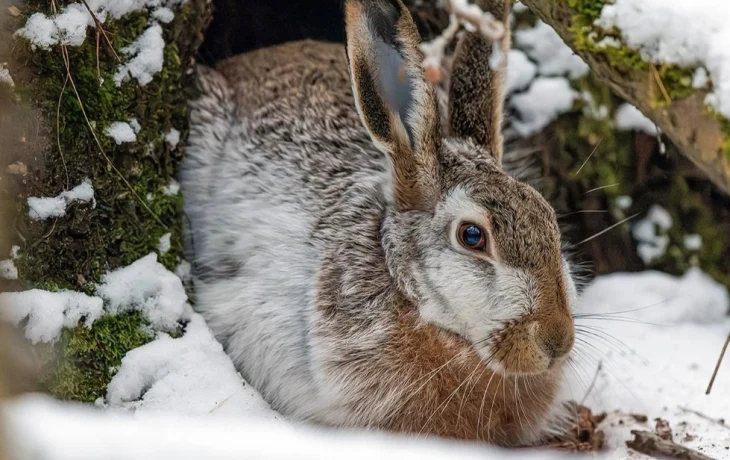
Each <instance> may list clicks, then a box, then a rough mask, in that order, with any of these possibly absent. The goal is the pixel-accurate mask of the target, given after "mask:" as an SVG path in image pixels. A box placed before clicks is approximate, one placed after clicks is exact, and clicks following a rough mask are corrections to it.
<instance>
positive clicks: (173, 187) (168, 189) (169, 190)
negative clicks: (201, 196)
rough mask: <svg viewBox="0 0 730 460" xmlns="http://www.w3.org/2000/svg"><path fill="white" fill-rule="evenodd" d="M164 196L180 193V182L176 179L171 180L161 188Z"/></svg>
mask: <svg viewBox="0 0 730 460" xmlns="http://www.w3.org/2000/svg"><path fill="white" fill-rule="evenodd" d="M162 193H164V194H165V196H175V195H177V194H178V193H180V184H179V183H178V182H177V181H176V180H174V179H173V180H172V181H171V182H170V183H169V184H168V185H166V186H165V188H163V189H162Z"/></svg>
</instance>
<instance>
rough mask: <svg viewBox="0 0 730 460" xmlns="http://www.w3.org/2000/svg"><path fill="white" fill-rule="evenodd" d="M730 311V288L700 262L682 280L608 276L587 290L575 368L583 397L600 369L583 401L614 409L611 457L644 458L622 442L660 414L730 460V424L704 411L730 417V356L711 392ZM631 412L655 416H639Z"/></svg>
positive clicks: (690, 439) (677, 436)
mask: <svg viewBox="0 0 730 460" xmlns="http://www.w3.org/2000/svg"><path fill="white" fill-rule="evenodd" d="M729 308H730V300H729V297H728V292H727V290H726V289H725V288H724V287H722V286H720V285H718V284H716V283H715V282H714V281H712V280H711V279H710V278H709V277H707V275H705V274H704V273H702V272H701V271H699V270H696V269H692V270H690V271H689V272H687V273H686V274H685V275H684V276H683V277H680V278H676V277H672V276H669V275H666V274H663V273H658V272H644V273H639V274H614V275H608V276H603V277H599V278H598V279H597V280H595V281H594V282H593V283H592V284H591V285H590V286H589V287H588V288H587V289H586V290H585V292H584V293H583V295H582V296H581V301H580V307H579V309H578V313H577V316H578V317H577V318H576V327H577V328H578V333H577V337H578V342H577V344H576V353H575V354H576V356H577V357H578V360H579V361H580V366H579V368H578V369H577V370H576V372H575V373H574V374H573V373H570V374H571V375H570V377H571V379H572V384H573V387H574V390H573V392H572V394H573V395H574V396H575V397H576V398H577V399H582V398H583V397H584V396H585V394H586V390H587V388H586V387H587V386H588V385H589V382H590V381H591V380H593V379H594V377H595V376H596V375H597V378H596V381H595V384H594V386H593V389H592V390H591V391H590V393H589V394H588V396H587V398H586V399H585V404H586V405H587V406H589V407H590V408H591V409H592V410H593V412H594V413H598V412H602V411H606V412H607V413H608V414H609V416H608V417H607V418H606V420H605V421H604V422H603V423H602V424H601V425H600V426H599V428H600V429H602V430H604V432H605V433H606V440H607V444H608V446H609V448H610V449H611V451H612V452H611V453H609V454H608V455H607V458H614V459H623V458H644V457H642V456H640V455H637V454H636V453H634V456H633V457H629V456H628V452H627V449H626V446H625V444H624V442H625V441H626V440H627V439H632V438H633V436H631V434H630V431H631V430H632V429H643V430H650V431H652V430H653V429H654V426H655V421H654V419H656V418H662V419H664V420H667V421H668V422H669V423H670V425H671V427H672V429H673V431H674V440H675V441H676V442H679V443H681V444H685V445H687V446H689V447H691V448H694V449H697V450H700V451H701V452H703V453H705V454H706V455H709V456H710V457H712V458H717V459H730V450H728V447H730V425H724V424H720V423H717V422H713V421H710V420H707V419H706V418H704V417H703V416H705V417H709V418H712V419H715V420H720V419H725V420H730V362H726V363H725V365H724V366H723V367H721V368H720V372H719V374H718V376H717V379H716V381H715V384H714V388H713V390H712V393H711V394H710V395H705V389H706V387H707V384H708V382H709V380H710V377H711V375H712V371H713V369H714V366H715V363H716V362H717V357H718V356H719V353H720V350H721V348H722V345H723V342H724V341H725V338H726V337H727V335H728V333H730V318H728V316H727V314H728V309H729ZM583 314H586V315H587V314H593V315H597V316H582V315H583ZM599 362H600V363H601V371H600V372H598V374H597V373H596V370H597V368H598V363H599ZM697 413H699V414H702V416H701V415H697ZM631 414H638V415H645V416H647V418H648V421H647V422H646V423H639V422H637V421H636V419H635V418H634V417H632V416H631ZM646 458H649V457H646Z"/></svg>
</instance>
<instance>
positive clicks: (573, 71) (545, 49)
mask: <svg viewBox="0 0 730 460" xmlns="http://www.w3.org/2000/svg"><path fill="white" fill-rule="evenodd" d="M515 42H516V44H517V46H518V47H519V48H520V49H522V50H524V51H525V52H526V53H527V55H528V56H530V58H531V59H532V60H533V61H535V62H537V69H538V73H539V74H540V75H544V76H563V75H567V76H568V77H569V78H570V79H576V78H580V77H582V76H584V75H586V74H587V73H588V71H589V67H588V64H586V63H585V62H583V59H581V58H580V56H578V55H577V54H575V53H574V52H573V50H571V49H570V47H569V46H567V45H566V44H565V42H563V39H562V38H560V36H559V35H558V33H557V32H555V30H554V29H553V28H552V27H550V26H549V25H547V24H545V23H544V22H542V21H538V22H537V24H535V26H534V27H533V28H531V29H525V30H517V31H515Z"/></svg>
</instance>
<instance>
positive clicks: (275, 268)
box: [181, 41, 386, 417]
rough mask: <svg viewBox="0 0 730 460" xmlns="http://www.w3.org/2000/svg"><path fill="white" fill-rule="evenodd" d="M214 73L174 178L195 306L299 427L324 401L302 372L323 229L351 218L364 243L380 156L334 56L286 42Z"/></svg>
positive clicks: (374, 210)
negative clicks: (181, 195)
mask: <svg viewBox="0 0 730 460" xmlns="http://www.w3.org/2000/svg"><path fill="white" fill-rule="evenodd" d="M218 70H219V72H220V74H209V75H208V76H207V77H204V78H206V80H205V82H206V84H207V85H208V86H206V87H205V88H204V91H206V93H205V95H204V96H203V97H202V98H201V99H199V100H198V101H197V102H196V105H195V109H194V111H193V112H192V116H193V120H192V123H191V129H192V130H193V131H192V133H191V140H192V143H191V145H190V146H189V147H188V149H187V159H186V160H185V168H184V171H183V174H182V177H181V179H182V184H183V187H184V190H185V202H186V205H185V211H186V213H187V215H188V216H189V218H190V220H191V222H192V233H191V245H190V247H191V248H193V246H194V251H195V254H194V255H192V260H193V262H194V263H195V270H196V273H197V278H198V279H197V282H196V298H197V302H196V303H197V305H199V306H200V307H199V308H200V311H201V313H202V314H203V315H204V316H205V317H206V319H207V321H208V324H209V325H210V327H211V328H212V329H213V330H214V331H215V332H216V335H217V336H218V338H219V339H220V340H221V341H222V342H223V343H224V344H225V346H226V349H227V351H228V353H230V354H231V355H232V356H233V358H234V359H235V361H236V362H237V363H240V364H241V365H242V366H243V368H242V370H243V371H244V374H245V376H246V377H247V378H248V379H249V381H250V382H251V383H252V384H253V385H254V386H256V387H257V388H259V389H260V390H261V391H262V392H263V393H264V395H265V397H266V398H267V399H268V400H269V401H270V402H271V403H272V405H273V406H274V407H275V408H277V409H279V410H282V411H284V412H293V413H296V415H298V416H300V417H304V416H310V415H313V414H312V411H315V410H317V408H318V407H321V405H322V403H323V402H322V401H320V398H321V397H324V396H326V395H320V394H319V391H318V389H317V385H316V382H315V375H313V372H314V371H313V369H312V367H311V363H312V360H313V356H312V355H311V351H312V349H311V347H310V341H311V340H312V337H311V336H310V334H309V331H310V330H311V327H312V324H311V319H310V318H311V316H312V312H314V311H315V310H316V306H315V305H314V297H315V290H316V283H317V271H318V269H319V265H320V263H321V261H322V260H323V258H324V257H325V255H326V253H327V252H328V251H332V250H337V249H338V248H337V247H336V244H335V243H334V242H333V241H332V236H331V235H327V234H326V230H323V228H324V221H326V220H328V219H337V218H338V213H342V212H345V213H359V216H358V219H357V221H356V222H355V224H356V225H362V224H363V223H366V225H368V226H369V227H370V228H374V229H375V230H376V233H375V235H362V236H361V237H362V238H363V240H367V239H368V237H370V238H372V237H375V238H377V237H378V235H377V229H378V227H379V225H380V223H381V222H382V219H383V212H384V211H383V206H382V204H381V203H379V200H380V197H381V196H382V191H381V190H380V188H381V187H383V186H385V184H386V180H385V179H386V178H385V174H384V171H385V164H384V161H385V158H384V157H383V155H382V153H380V152H379V151H377V150H376V149H375V147H373V145H372V142H371V141H370V138H369V137H368V133H367V131H365V129H364V128H363V127H362V124H361V123H360V119H359V118H358V116H357V111H356V110H355V107H354V104H353V102H352V93H351V90H350V84H349V80H348V74H347V64H346V61H345V56H344V51H343V49H342V46H337V45H334V44H326V43H316V42H311V41H307V42H299V43H292V44H287V45H283V46H279V47H274V48H270V49H266V50H263V51H256V52H252V53H249V54H245V55H240V56H237V57H235V58H232V59H229V60H227V61H225V62H224V63H222V65H221V66H220V67H219V69H218ZM340 219H342V221H343V222H344V223H347V222H348V221H346V220H345V219H343V218H342V217H340ZM353 230H355V229H353ZM335 237H336V235H335ZM372 243H373V242H372V241H365V244H372ZM380 265H381V268H385V267H384V266H383V265H382V264H380Z"/></svg>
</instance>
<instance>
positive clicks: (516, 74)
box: [507, 49, 537, 93]
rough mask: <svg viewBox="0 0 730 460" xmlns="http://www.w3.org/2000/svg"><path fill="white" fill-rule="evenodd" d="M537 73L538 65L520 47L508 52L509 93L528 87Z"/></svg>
mask: <svg viewBox="0 0 730 460" xmlns="http://www.w3.org/2000/svg"><path fill="white" fill-rule="evenodd" d="M535 75H537V66H536V65H535V64H534V63H533V62H532V61H530V60H529V59H528V57H527V55H526V54H525V53H523V52H522V51H520V50H518V49H511V50H509V51H508V52H507V93H512V92H514V91H518V90H521V89H524V88H526V87H527V85H529V84H530V82H531V81H532V80H533V79H534V78H535Z"/></svg>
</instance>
